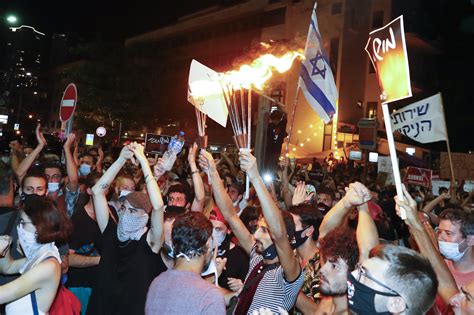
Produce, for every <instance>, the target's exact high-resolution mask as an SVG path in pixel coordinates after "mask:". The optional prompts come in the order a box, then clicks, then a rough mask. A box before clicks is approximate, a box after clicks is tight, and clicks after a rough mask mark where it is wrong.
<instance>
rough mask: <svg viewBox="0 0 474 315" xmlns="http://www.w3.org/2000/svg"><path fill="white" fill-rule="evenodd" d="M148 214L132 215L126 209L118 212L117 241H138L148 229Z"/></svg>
mask: <svg viewBox="0 0 474 315" xmlns="http://www.w3.org/2000/svg"><path fill="white" fill-rule="evenodd" d="M147 223H148V214H146V213H145V214H143V215H134V214H131V213H130V212H128V211H125V212H123V213H122V214H119V222H118V225H117V237H118V239H119V241H121V242H125V241H128V240H134V241H138V240H139V239H140V238H141V237H142V235H143V234H145V233H146V232H147V231H148V228H147V226H146V225H147Z"/></svg>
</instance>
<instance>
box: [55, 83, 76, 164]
mask: <svg viewBox="0 0 474 315" xmlns="http://www.w3.org/2000/svg"><path fill="white" fill-rule="evenodd" d="M76 104H77V88H76V85H75V84H74V83H69V84H68V85H67V87H66V89H65V90H64V92H63V97H62V98H61V104H60V105H59V119H60V120H61V135H62V136H63V139H62V140H64V139H66V138H67V136H68V135H69V134H70V133H71V131H72V116H73V115H74V111H75V109H76ZM61 162H62V163H63V164H65V163H66V158H65V154H64V151H63V154H62V157H61Z"/></svg>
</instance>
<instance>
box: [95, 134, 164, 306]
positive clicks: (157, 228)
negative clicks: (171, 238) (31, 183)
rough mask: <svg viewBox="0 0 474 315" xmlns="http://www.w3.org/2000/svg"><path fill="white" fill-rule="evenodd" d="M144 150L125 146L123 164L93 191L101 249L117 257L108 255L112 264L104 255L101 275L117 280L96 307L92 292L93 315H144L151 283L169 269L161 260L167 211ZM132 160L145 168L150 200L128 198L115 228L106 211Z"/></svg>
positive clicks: (135, 195) (135, 194)
mask: <svg viewBox="0 0 474 315" xmlns="http://www.w3.org/2000/svg"><path fill="white" fill-rule="evenodd" d="M143 149H144V148H143V146H142V145H140V144H137V143H132V144H130V145H128V146H125V147H124V148H123V149H122V152H121V153H120V156H119V158H118V159H117V160H116V161H115V162H114V163H113V164H112V165H111V166H110V168H109V169H108V170H107V172H105V174H104V175H103V176H102V177H101V178H100V180H99V181H98V182H97V183H96V184H95V185H94V187H93V188H92V197H93V201H94V208H95V212H96V220H97V224H98V225H99V229H100V231H101V233H102V236H103V239H104V244H103V247H107V248H109V247H115V253H111V254H110V256H114V257H112V259H111V258H110V257H104V253H102V258H101V261H100V263H99V267H100V266H101V265H103V261H106V260H108V261H109V264H110V265H109V266H107V268H103V269H104V270H102V269H101V271H102V272H101V273H114V272H115V273H116V275H117V276H116V278H117V279H109V281H111V282H112V283H110V284H109V286H108V287H109V288H110V289H111V290H113V292H101V293H102V294H103V295H104V298H103V299H100V298H98V299H97V300H99V304H97V305H94V304H93V303H92V298H93V297H94V290H93V296H92V297H91V307H92V306H93V305H94V308H93V310H92V311H91V313H93V314H143V312H144V309H145V300H146V292H147V290H148V287H149V285H150V283H151V281H152V280H153V279H154V278H155V277H156V276H157V275H159V274H160V273H161V272H163V271H165V270H166V269H167V268H166V265H165V264H164V263H163V261H162V260H161V259H160V256H159V255H158V253H159V251H160V249H161V245H162V237H163V212H164V205H163V200H162V198H161V193H160V190H159V188H158V185H157V183H156V181H155V179H154V178H153V173H152V171H151V169H150V166H149V164H148V160H147V158H146V156H145V154H144V152H143ZM133 157H135V159H137V160H138V162H139V163H140V165H141V167H142V171H143V176H144V179H145V183H146V187H147V191H148V195H147V194H145V193H142V192H132V193H130V194H127V195H126V196H125V200H124V202H123V204H122V206H121V208H120V209H117V212H118V217H119V220H118V224H117V225H115V223H114V221H113V219H112V218H111V216H110V211H111V210H110V209H109V206H108V205H107V199H106V194H107V190H108V188H109V187H110V184H111V182H112V181H113V179H114V177H115V176H116V175H117V173H118V172H119V171H120V169H121V168H122V167H123V166H124V164H125V162H126V161H127V160H129V159H132V158H133ZM150 213H151V220H150V224H148V221H149V215H150ZM106 258H107V259H106ZM114 258H115V261H113V260H114ZM110 260H112V261H110ZM114 280H115V281H116V282H115V283H113V282H114ZM102 285H103V283H102ZM100 303H101V304H100Z"/></svg>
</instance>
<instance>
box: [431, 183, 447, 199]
mask: <svg viewBox="0 0 474 315" xmlns="http://www.w3.org/2000/svg"><path fill="white" fill-rule="evenodd" d="M450 186H451V183H450V182H449V180H432V181H431V192H432V193H433V196H439V189H440V188H441V187H445V188H447V189H448V190H449V187H450Z"/></svg>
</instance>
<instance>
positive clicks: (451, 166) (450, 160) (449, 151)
mask: <svg viewBox="0 0 474 315" xmlns="http://www.w3.org/2000/svg"><path fill="white" fill-rule="evenodd" d="M439 96H440V98H441V104H442V106H443V118H444V130H446V147H447V148H448V160H449V168H450V170H451V181H452V183H453V184H452V185H453V187H455V186H456V179H455V178H454V168H453V160H452V158H451V145H450V144H449V134H448V126H447V125H446V113H445V112H444V103H443V95H442V94H441V93H439ZM453 195H454V196H453ZM453 198H455V194H451V201H452V202H456V200H453Z"/></svg>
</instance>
